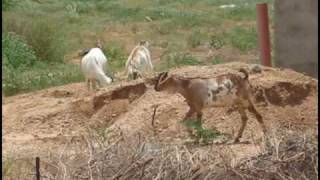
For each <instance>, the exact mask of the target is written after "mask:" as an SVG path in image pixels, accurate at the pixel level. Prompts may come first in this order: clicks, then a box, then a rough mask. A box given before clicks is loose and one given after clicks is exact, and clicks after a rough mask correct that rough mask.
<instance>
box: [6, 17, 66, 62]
mask: <svg viewBox="0 0 320 180" xmlns="http://www.w3.org/2000/svg"><path fill="white" fill-rule="evenodd" d="M5 19H6V20H5V21H4V22H3V32H5V33H8V32H14V33H15V34H18V35H20V36H22V37H23V38H24V39H25V40H26V42H27V44H28V45H29V46H31V47H32V49H33V50H34V52H35V54H36V57H37V59H38V60H42V61H48V62H62V61H63V60H64V55H65V53H66V52H67V43H66V40H65V37H64V35H65V34H64V30H63V26H61V24H60V22H58V21H57V20H56V19H54V18H51V17H49V16H31V17H28V16H27V17H24V18H21V17H20V16H19V15H17V14H13V13H9V14H6V15H5Z"/></svg>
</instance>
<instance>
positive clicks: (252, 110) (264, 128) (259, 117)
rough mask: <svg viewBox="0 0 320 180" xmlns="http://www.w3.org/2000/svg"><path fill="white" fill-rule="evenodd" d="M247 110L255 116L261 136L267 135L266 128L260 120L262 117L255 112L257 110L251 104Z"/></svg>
mask: <svg viewBox="0 0 320 180" xmlns="http://www.w3.org/2000/svg"><path fill="white" fill-rule="evenodd" d="M248 110H249V111H250V112H251V113H252V114H254V115H255V117H256V119H257V121H258V122H259V124H260V127H261V129H262V131H263V134H264V135H266V134H267V128H266V126H265V124H264V122H263V120H262V116H261V114H260V113H259V112H258V111H257V109H256V108H255V107H254V105H253V104H252V103H250V106H249V107H248Z"/></svg>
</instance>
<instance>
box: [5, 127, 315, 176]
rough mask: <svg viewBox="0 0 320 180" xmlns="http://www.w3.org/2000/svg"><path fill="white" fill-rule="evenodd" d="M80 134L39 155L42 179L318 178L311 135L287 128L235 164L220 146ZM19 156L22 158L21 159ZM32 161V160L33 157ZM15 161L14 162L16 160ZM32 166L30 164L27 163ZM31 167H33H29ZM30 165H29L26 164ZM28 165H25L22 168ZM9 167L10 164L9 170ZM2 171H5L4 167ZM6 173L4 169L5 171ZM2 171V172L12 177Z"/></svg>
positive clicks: (28, 173) (30, 171) (29, 171)
mask: <svg viewBox="0 0 320 180" xmlns="http://www.w3.org/2000/svg"><path fill="white" fill-rule="evenodd" d="M93 132H94V131H92V133H89V134H90V135H88V136H84V137H83V140H84V142H85V144H86V146H83V147H82V148H83V149H82V150H81V151H79V152H77V153H76V154H70V153H68V151H67V150H68V148H69V147H70V146H72V144H71V141H70V143H68V144H65V146H64V147H63V148H62V150H61V151H60V152H56V153H51V155H50V156H49V158H42V160H41V175H42V177H43V178H45V179H122V180H124V179H157V180H158V179H257V178H258V179H316V177H317V175H318V171H317V168H318V160H317V156H318V152H317V144H316V139H315V137H311V136H310V135H307V134H304V135H303V136H301V135H298V134H297V133H295V134H293V133H290V131H285V132H281V133H277V134H275V135H273V137H272V138H271V140H270V145H269V146H266V145H265V144H261V145H259V146H261V148H264V149H265V150H264V151H263V152H261V153H260V154H259V155H258V156H255V157H252V158H247V159H241V160H240V161H238V163H233V162H234V159H233V157H232V156H226V155H225V154H224V153H223V151H224V150H223V148H222V146H218V145H212V146H206V147H199V146H198V145H195V146H188V145H173V146H172V145H170V146H169V145H164V144H160V143H159V142H155V141H154V140H150V139H149V140H147V138H146V137H142V136H141V135H140V134H136V136H134V137H130V138H129V139H128V138H124V136H122V133H121V130H119V132H120V133H119V135H118V139H117V140H114V141H112V143H108V142H103V141H102V140H101V137H100V136H97V135H94V134H95V133H93ZM20 161H21V160H20ZM32 161H34V160H32ZM18 162H19V161H17V160H16V161H14V162H13V164H14V163H18ZM24 163H25V167H24V168H25V169H24V171H22V170H21V168H22V167H21V166H16V167H19V168H20V171H19V172H23V173H24V174H25V175H24V176H21V174H20V177H27V179H28V178H31V177H32V176H34V172H35V169H34V165H32V164H34V163H32V162H31V160H30V161H28V162H27V163H26V161H24ZM30 165H31V167H30ZM32 166H33V167H32ZM27 167H28V168H27ZM26 169H27V170H26ZM11 171H12V169H11ZM3 172H4V171H3ZM6 173H7V172H6ZM14 174H15V173H12V174H11V175H9V174H8V173H7V174H4V176H3V177H7V176H10V177H16V175H14Z"/></svg>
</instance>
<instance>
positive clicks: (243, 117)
mask: <svg viewBox="0 0 320 180" xmlns="http://www.w3.org/2000/svg"><path fill="white" fill-rule="evenodd" d="M238 111H239V113H240V115H241V127H240V130H239V132H238V134H237V136H236V138H235V139H234V143H238V142H239V139H240V138H241V137H242V134H243V130H244V128H245V127H246V125H247V121H248V116H247V114H246V112H245V109H244V108H243V107H238Z"/></svg>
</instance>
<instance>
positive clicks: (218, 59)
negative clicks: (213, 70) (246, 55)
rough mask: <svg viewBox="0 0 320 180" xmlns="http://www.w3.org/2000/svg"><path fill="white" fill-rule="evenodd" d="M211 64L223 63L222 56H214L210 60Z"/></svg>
mask: <svg viewBox="0 0 320 180" xmlns="http://www.w3.org/2000/svg"><path fill="white" fill-rule="evenodd" d="M211 63H212V64H222V63H223V58H222V57H220V56H215V57H214V58H213V59H212V61H211Z"/></svg>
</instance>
